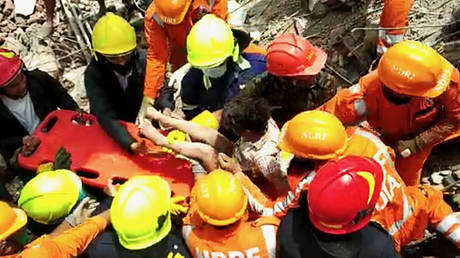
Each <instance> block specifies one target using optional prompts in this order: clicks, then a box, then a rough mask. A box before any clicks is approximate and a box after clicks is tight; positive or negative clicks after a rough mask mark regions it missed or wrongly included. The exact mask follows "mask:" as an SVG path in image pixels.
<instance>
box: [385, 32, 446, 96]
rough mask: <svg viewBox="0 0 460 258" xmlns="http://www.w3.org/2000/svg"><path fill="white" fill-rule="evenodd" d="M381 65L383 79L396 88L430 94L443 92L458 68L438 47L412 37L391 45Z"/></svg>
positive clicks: (416, 94) (409, 92) (391, 87)
mask: <svg viewBox="0 0 460 258" xmlns="http://www.w3.org/2000/svg"><path fill="white" fill-rule="evenodd" d="M377 69H378V74H379V78H380V81H381V82H382V83H383V84H385V86H387V87H388V88H390V89H391V90H392V91H394V92H397V93H399V94H404V95H408V96H415V97H426V98H435V97H437V96H439V95H441V94H442V93H443V92H444V91H445V90H446V88H447V86H449V84H450V80H451V76H452V72H453V70H454V68H453V67H452V65H451V64H450V63H449V61H447V60H446V59H445V58H444V57H442V56H441V55H440V54H438V53H437V52H436V51H435V50H434V49H432V48H430V47H429V46H426V45H423V44H422V43H420V42H417V41H409V40H408V41H403V42H400V43H398V44H396V45H394V46H392V47H390V48H389V49H388V50H387V51H386V52H385V53H384V54H383V56H382V58H381V59H380V62H379V66H378V68H377Z"/></svg>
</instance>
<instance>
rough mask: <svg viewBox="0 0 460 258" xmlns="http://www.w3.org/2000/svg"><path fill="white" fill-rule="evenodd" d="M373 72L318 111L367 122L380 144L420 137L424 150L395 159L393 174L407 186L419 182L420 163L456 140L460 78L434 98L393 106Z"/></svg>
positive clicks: (344, 119)
mask: <svg viewBox="0 0 460 258" xmlns="http://www.w3.org/2000/svg"><path fill="white" fill-rule="evenodd" d="M382 88H383V84H382V83H381V81H380V80H379V77H378V75H377V71H373V72H371V73H370V74H368V75H366V76H364V77H362V78H361V80H360V81H359V83H358V84H356V85H354V86H352V87H350V88H347V89H343V90H341V91H339V92H338V93H337V95H336V96H335V97H333V98H332V99H330V100H329V101H328V102H326V103H325V104H323V105H322V106H321V107H319V108H318V109H320V110H323V111H327V112H329V113H332V114H334V115H335V116H336V117H338V118H339V119H340V120H341V121H342V122H343V123H344V124H356V123H358V122H360V121H363V120H365V119H367V121H368V122H369V125H370V126H371V127H372V129H373V130H375V131H377V132H378V133H379V134H380V137H381V139H382V140H383V142H384V143H385V144H387V145H389V146H394V144H395V143H396V142H397V141H398V140H407V139H411V138H413V137H415V136H421V139H423V141H424V145H425V147H424V149H423V150H421V151H419V152H416V153H414V154H413V155H412V156H410V157H408V158H402V157H400V156H398V157H397V158H396V170H397V171H398V173H399V174H400V175H401V177H402V178H403V180H404V182H405V183H406V184H407V185H417V184H419V181H420V175H421V170H422V167H423V163H424V162H425V160H426V159H427V157H428V155H429V154H430V152H431V149H432V148H433V147H434V146H435V145H436V144H438V143H440V142H442V141H445V140H447V139H450V138H453V137H456V136H457V135H458V134H459V122H460V95H459V93H460V75H459V72H458V70H457V69H454V72H453V74H452V77H451V84H450V86H449V87H448V88H447V89H446V91H445V92H444V93H443V94H441V95H440V96H438V97H436V98H432V99H429V98H421V97H412V98H411V101H410V102H409V103H407V104H402V105H396V104H393V103H391V102H390V101H388V100H387V98H386V97H385V96H384V95H383V91H382Z"/></svg>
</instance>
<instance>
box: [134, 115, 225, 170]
mask: <svg viewBox="0 0 460 258" xmlns="http://www.w3.org/2000/svg"><path fill="white" fill-rule="evenodd" d="M141 133H142V134H143V135H144V136H145V137H147V138H149V139H150V140H152V141H153V142H154V143H155V144H156V145H159V146H161V147H166V148H169V149H172V150H173V151H175V152H177V153H180V154H182V155H184V156H187V157H189V158H191V159H196V160H199V161H201V163H202V164H203V165H204V167H205V169H206V170H207V171H212V170H214V169H216V168H217V154H218V153H217V151H216V150H215V149H214V148H213V147H211V146H209V145H207V144H204V143H199V142H182V141H174V142H172V143H169V142H168V139H167V138H166V137H165V136H164V135H162V134H161V133H160V132H158V131H157V129H155V128H154V127H153V126H152V123H151V122H150V121H149V120H147V119H144V122H143V124H142V126H141Z"/></svg>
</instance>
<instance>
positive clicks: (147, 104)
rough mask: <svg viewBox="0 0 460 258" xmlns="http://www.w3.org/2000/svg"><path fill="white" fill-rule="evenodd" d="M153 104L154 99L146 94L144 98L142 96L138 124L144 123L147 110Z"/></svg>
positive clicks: (137, 118)
mask: <svg viewBox="0 0 460 258" xmlns="http://www.w3.org/2000/svg"><path fill="white" fill-rule="evenodd" d="M152 106H153V99H151V98H149V97H146V96H144V98H142V104H141V108H140V109H139V112H138V113H137V117H136V125H141V124H142V122H143V121H144V116H145V112H146V111H147V108H148V107H152Z"/></svg>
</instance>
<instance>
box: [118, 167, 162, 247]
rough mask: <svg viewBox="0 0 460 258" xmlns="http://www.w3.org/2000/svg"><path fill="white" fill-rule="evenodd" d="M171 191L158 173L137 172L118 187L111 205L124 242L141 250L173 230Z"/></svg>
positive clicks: (119, 235) (126, 245)
mask: <svg viewBox="0 0 460 258" xmlns="http://www.w3.org/2000/svg"><path fill="white" fill-rule="evenodd" d="M170 197H171V191H170V189H169V185H168V183H167V182H166V181H165V180H163V179H162V178H161V177H158V176H135V177H132V178H131V179H130V180H128V181H127V182H126V183H124V184H123V185H122V186H121V187H120V189H119V190H118V192H117V194H116V195H115V198H114V199H113V201H112V207H111V208H110V218H111V221H112V226H113V228H114V229H115V231H116V232H117V235H118V239H119V242H120V244H121V245H122V246H123V247H125V248H126V249H130V250H139V249H145V248H147V247H149V246H152V245H154V244H156V243H158V242H159V241H160V240H162V239H163V238H164V237H165V236H167V235H168V233H169V231H170V230H171V215H170V205H171V204H170Z"/></svg>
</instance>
